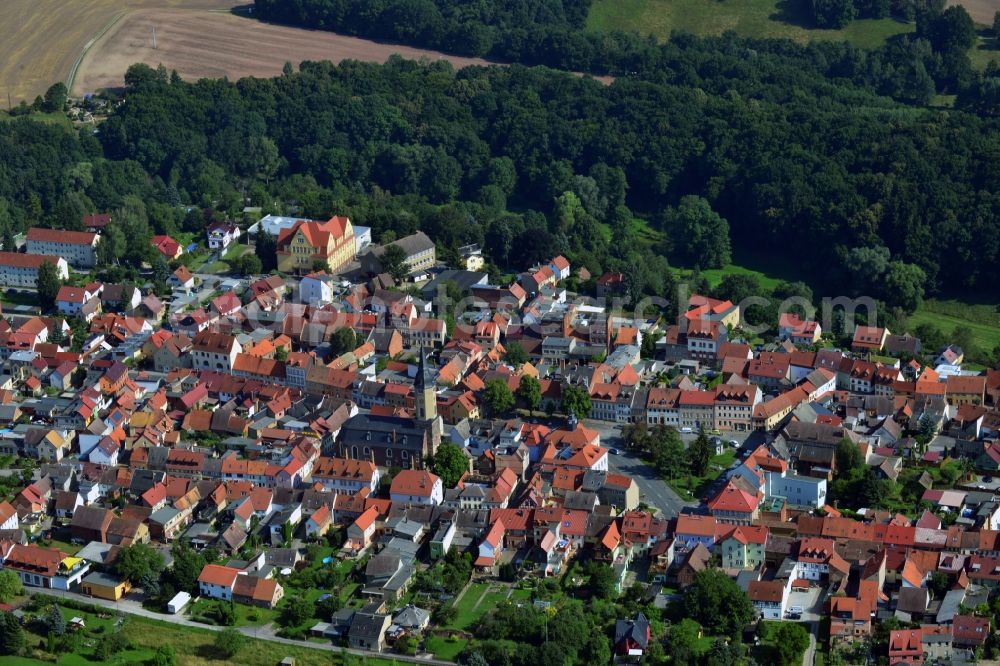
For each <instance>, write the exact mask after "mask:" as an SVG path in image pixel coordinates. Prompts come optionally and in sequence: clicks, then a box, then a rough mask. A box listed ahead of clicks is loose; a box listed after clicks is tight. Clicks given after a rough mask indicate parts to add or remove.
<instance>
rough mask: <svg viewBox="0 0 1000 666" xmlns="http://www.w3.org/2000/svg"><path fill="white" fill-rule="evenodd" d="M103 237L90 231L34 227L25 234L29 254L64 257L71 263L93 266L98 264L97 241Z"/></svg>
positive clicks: (79, 265)
mask: <svg viewBox="0 0 1000 666" xmlns="http://www.w3.org/2000/svg"><path fill="white" fill-rule="evenodd" d="M100 239H101V237H100V236H98V235H97V234H95V233H90V232H89V231H67V230H65V229H43V228H41V227H32V228H30V229H28V233H27V234H26V236H25V246H26V248H27V251H28V254H43V255H47V256H50V257H62V258H63V259H65V260H66V261H67V262H68V263H69V264H70V265H72V266H75V267H78V268H91V267H92V266H94V265H96V264H97V243H98V242H99V241H100Z"/></svg>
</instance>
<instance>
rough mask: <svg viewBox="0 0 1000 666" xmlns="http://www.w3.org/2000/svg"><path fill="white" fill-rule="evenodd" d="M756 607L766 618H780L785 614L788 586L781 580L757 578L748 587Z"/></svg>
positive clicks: (748, 594)
mask: <svg viewBox="0 0 1000 666" xmlns="http://www.w3.org/2000/svg"><path fill="white" fill-rule="evenodd" d="M747 596H749V597H750V602H751V603H752V604H753V607H754V609H756V611H757V612H758V613H759V614H760V616H761V617H762V618H764V619H765V620H780V619H782V618H783V617H784V616H785V604H786V603H787V601H788V588H786V587H785V585H784V584H783V583H782V582H781V581H779V580H766V581H765V580H755V581H751V582H750V586H749V587H748V588H747Z"/></svg>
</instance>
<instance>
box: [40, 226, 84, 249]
mask: <svg viewBox="0 0 1000 666" xmlns="http://www.w3.org/2000/svg"><path fill="white" fill-rule="evenodd" d="M96 236H97V234H94V233H90V232H89V231H66V230H65V229H43V228H42V227H31V228H30V229H28V235H27V236H25V238H26V239H27V240H30V241H39V242H42V243H66V244H70V245H92V244H93V243H94V238H95V237H96Z"/></svg>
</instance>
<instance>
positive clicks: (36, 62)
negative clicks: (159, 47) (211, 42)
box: [0, 0, 237, 104]
mask: <svg viewBox="0 0 1000 666" xmlns="http://www.w3.org/2000/svg"><path fill="white" fill-rule="evenodd" d="M235 4H237V2H236V1H235V0H3V1H2V2H0V43H2V44H3V45H4V57H3V58H0V96H2V97H6V96H7V94H9V95H10V97H11V101H13V102H14V103H15V104H16V103H18V102H19V101H21V100H22V99H23V100H28V101H29V102H30V101H31V100H32V99H34V98H35V96H36V95H40V94H42V93H44V92H45V90H46V89H47V88H48V87H49V86H50V85H52V84H53V83H55V82H56V81H64V80H66V78H67V77H68V76H69V74H70V72H71V70H72V69H73V67H74V65H75V64H76V62H77V60H78V59H79V58H80V55H81V54H82V53H83V52H84V50H85V49H86V48H87V46H88V44H89V43H90V42H91V41H92V40H94V38H95V37H97V36H98V35H100V34H101V33H102V32H103V31H104V30H105V29H106V28H107V27H108V26H109V25H110V24H111V23H112V22H113V21H114V20H115V19H116V18H117V17H119V16H121V15H123V14H125V13H127V12H128V11H129V10H131V9H135V8H143V7H145V8H149V7H163V8H190V9H229V8H230V7H232V6H234V5H235ZM2 101H3V103H6V101H7V100H6V99H3V100H2Z"/></svg>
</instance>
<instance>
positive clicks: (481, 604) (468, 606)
mask: <svg viewBox="0 0 1000 666" xmlns="http://www.w3.org/2000/svg"><path fill="white" fill-rule="evenodd" d="M529 598H530V597H529ZM506 599H507V589H506V588H492V587H491V586H490V585H489V584H488V583H473V584H472V585H470V586H469V589H468V590H466V592H465V594H464V595H463V596H462V598H461V599H459V600H458V603H456V604H455V609H456V610H457V611H458V615H456V616H455V620H454V621H453V622H451V623H450V624H448V625H447V628H448V629H468V628H469V627H471V626H472V625H474V624H475V623H476V622H478V621H479V618H481V617H482V616H484V615H486V613H488V612H489V611H491V610H493V609H494V608H496V606H497V604H499V603H500V602H502V601H504V600H506Z"/></svg>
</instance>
